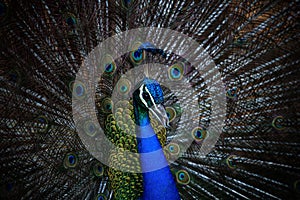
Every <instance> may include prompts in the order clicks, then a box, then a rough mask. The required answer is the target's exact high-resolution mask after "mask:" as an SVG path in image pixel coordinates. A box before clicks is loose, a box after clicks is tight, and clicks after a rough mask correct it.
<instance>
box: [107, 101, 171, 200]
mask: <svg viewBox="0 0 300 200" xmlns="http://www.w3.org/2000/svg"><path fill="white" fill-rule="evenodd" d="M102 106H105V104H103V105H102ZM115 107H117V108H116V112H115V115H113V114H111V113H109V114H108V115H107V116H106V120H105V124H104V125H105V134H106V135H107V137H108V138H109V140H110V141H111V142H112V143H113V144H114V145H116V146H117V147H119V150H118V151H115V150H114V151H112V152H110V158H109V163H110V166H111V167H110V168H108V169H107V170H108V177H109V181H110V183H111V189H112V190H114V197H115V198H116V199H122V200H124V199H137V198H138V197H140V196H141V195H142V192H143V188H142V187H143V184H142V181H143V179H142V174H140V173H131V172H130V171H132V172H134V171H136V170H137V169H140V162H139V156H138V154H136V155H137V156H136V157H134V155H135V154H133V155H132V154H130V156H131V157H129V158H127V157H126V156H125V154H124V151H126V150H127V151H131V152H134V153H137V140H136V136H135V123H134V115H133V106H132V102H129V101H119V102H117V104H116V106H115ZM150 117H151V116H150ZM151 125H152V127H154V131H155V132H156V134H157V136H158V138H159V140H160V142H161V145H164V144H165V143H166V130H165V128H164V127H163V126H162V125H160V124H159V123H158V121H157V120H155V119H154V118H153V117H151ZM114 167H116V168H123V169H124V168H125V169H126V170H127V171H129V172H122V171H120V170H116V169H114Z"/></svg>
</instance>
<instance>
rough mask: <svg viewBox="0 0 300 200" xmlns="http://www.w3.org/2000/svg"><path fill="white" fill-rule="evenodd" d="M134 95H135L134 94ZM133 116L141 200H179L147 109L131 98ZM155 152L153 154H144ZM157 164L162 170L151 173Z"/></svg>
mask: <svg viewBox="0 0 300 200" xmlns="http://www.w3.org/2000/svg"><path fill="white" fill-rule="evenodd" d="M135 95H136V94H135ZM133 105H134V115H135V121H136V124H137V125H138V126H137V129H136V133H137V137H138V139H137V142H138V152H139V153H140V162H141V168H142V171H143V191H144V192H143V196H142V197H141V199H143V200H158V199H159V200H161V199H167V200H180V196H179V193H178V190H177V187H176V184H175V181H174V178H173V176H172V173H171V171H170V168H169V166H168V165H167V160H166V158H165V155H164V152H163V150H162V147H161V145H160V142H159V140H158V138H157V135H156V134H155V132H154V130H153V128H152V126H151V124H150V117H149V113H148V110H147V108H145V107H144V106H142V105H140V104H139V103H138V101H137V98H133ZM153 151H157V153H155V154H153V155H152V154H151V155H149V154H146V153H149V152H153ZM157 164H163V165H164V166H166V167H164V168H161V169H158V170H155V171H152V170H151V169H153V167H155V165H157Z"/></svg>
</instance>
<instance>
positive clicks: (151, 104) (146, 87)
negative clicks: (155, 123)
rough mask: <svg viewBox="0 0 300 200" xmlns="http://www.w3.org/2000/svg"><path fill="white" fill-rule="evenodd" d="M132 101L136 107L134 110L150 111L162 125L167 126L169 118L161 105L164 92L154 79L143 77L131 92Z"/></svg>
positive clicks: (140, 111)
mask: <svg viewBox="0 0 300 200" xmlns="http://www.w3.org/2000/svg"><path fill="white" fill-rule="evenodd" d="M133 102H134V105H135V107H137V108H135V109H136V110H137V111H136V112H139V113H147V114H149V112H150V113H151V114H152V115H153V116H154V117H156V118H157V119H158V120H159V121H160V122H161V123H162V125H164V126H165V127H168V126H169V118H168V116H167V113H166V110H165V107H164V105H163V102H164V93H163V90H162V88H161V86H160V84H159V83H158V82H157V81H156V80H153V79H150V78H145V79H143V80H142V81H141V83H140V84H138V86H137V87H136V89H135V91H134V92H133Z"/></svg>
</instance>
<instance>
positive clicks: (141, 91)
mask: <svg viewBox="0 0 300 200" xmlns="http://www.w3.org/2000/svg"><path fill="white" fill-rule="evenodd" d="M144 86H145V85H144V84H143V85H141V87H140V94H139V97H140V99H141V101H142V103H143V104H144V105H145V106H146V108H149V107H148V104H147V102H146V101H145V99H144V98H143V88H144ZM148 93H149V91H148ZM149 95H150V96H151V94H150V93H149Z"/></svg>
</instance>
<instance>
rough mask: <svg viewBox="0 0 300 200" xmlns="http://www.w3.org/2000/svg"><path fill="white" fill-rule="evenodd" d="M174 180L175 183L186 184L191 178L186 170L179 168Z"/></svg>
mask: <svg viewBox="0 0 300 200" xmlns="http://www.w3.org/2000/svg"><path fill="white" fill-rule="evenodd" d="M176 180H177V183H179V184H182V185H187V184H189V183H190V181H191V178H190V175H189V173H188V172H187V171H186V170H179V171H178V172H177V173H176Z"/></svg>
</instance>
